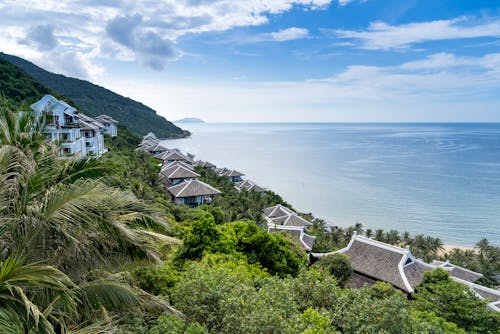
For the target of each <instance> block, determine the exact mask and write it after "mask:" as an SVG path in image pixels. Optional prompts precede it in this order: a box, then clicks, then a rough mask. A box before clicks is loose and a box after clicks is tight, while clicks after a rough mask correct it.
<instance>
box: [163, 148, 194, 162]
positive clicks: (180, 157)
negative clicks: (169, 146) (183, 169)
mask: <svg viewBox="0 0 500 334" xmlns="http://www.w3.org/2000/svg"><path fill="white" fill-rule="evenodd" d="M154 157H155V158H158V159H161V160H163V161H164V162H166V163H170V162H175V161H183V162H186V163H191V162H192V160H191V159H190V158H189V157H187V156H185V155H184V154H182V153H181V152H180V151H177V150H167V151H165V152H163V153H160V154H157V155H155V156H154Z"/></svg>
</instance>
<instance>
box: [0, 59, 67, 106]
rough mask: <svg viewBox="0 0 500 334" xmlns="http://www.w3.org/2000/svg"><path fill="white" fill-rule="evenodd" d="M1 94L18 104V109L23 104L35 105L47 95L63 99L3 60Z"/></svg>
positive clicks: (0, 82) (0, 68)
mask: <svg viewBox="0 0 500 334" xmlns="http://www.w3.org/2000/svg"><path fill="white" fill-rule="evenodd" d="M0 94H1V95H3V96H5V97H6V98H7V99H8V100H9V101H11V103H14V104H16V105H17V106H16V107H18V106H19V104H21V103H23V102H26V103H33V102H35V101H37V100H38V99H40V98H41V97H42V96H44V95H45V94H52V95H54V96H56V97H57V98H59V99H60V98H61V96H59V95H58V94H56V93H55V92H53V91H52V90H51V89H49V88H47V87H46V86H44V85H43V84H41V83H40V82H38V81H36V80H35V79H33V78H32V77H30V76H29V75H28V74H27V73H26V72H24V71H23V70H21V69H20V68H18V67H16V66H14V65H12V64H11V63H9V62H8V61H6V60H4V59H1V58H0ZM65 100H67V99H65ZM68 102H69V101H68Z"/></svg>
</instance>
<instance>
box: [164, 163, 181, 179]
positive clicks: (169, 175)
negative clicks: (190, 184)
mask: <svg viewBox="0 0 500 334" xmlns="http://www.w3.org/2000/svg"><path fill="white" fill-rule="evenodd" d="M173 167H175V166H173ZM179 168H181V166H177V168H176V169H175V170H174V171H173V172H172V173H170V174H168V176H167V178H168V179H170V177H171V176H172V174H174V173H175V172H177V171H178V170H179Z"/></svg>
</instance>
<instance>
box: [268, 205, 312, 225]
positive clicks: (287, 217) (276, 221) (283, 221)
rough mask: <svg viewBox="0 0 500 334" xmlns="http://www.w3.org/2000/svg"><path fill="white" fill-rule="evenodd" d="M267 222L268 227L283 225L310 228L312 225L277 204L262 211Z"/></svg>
mask: <svg viewBox="0 0 500 334" xmlns="http://www.w3.org/2000/svg"><path fill="white" fill-rule="evenodd" d="M262 212H263V213H264V217H265V218H266V220H267V223H268V225H284V226H298V227H304V226H312V225H313V224H312V223H311V222H310V221H308V220H306V219H304V218H302V217H301V216H299V215H298V214H297V213H296V212H295V211H293V210H291V209H289V208H287V207H286V206H283V205H281V204H277V205H275V206H272V207H269V208H266V209H264V210H263V211H262Z"/></svg>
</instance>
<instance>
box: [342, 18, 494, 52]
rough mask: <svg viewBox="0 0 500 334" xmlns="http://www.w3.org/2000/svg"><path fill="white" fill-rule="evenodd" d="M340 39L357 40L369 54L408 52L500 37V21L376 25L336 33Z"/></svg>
mask: <svg viewBox="0 0 500 334" xmlns="http://www.w3.org/2000/svg"><path fill="white" fill-rule="evenodd" d="M334 32H335V34H336V35H337V36H339V37H340V38H345V39H352V40H356V41H358V42H359V43H360V45H359V46H360V47H361V48H364V49H369V50H389V49H398V48H407V47H409V46H410V45H412V44H416V43H422V42H427V41H440V40H451V39H466V38H479V37H500V19H495V20H493V21H490V22H483V23H477V22H473V19H472V18H469V17H459V18H455V19H452V20H437V21H430V22H418V23H408V24H402V25H390V24H387V23H385V22H372V23H371V24H370V26H369V27H368V29H367V30H364V31H357V30H335V31H334Z"/></svg>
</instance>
